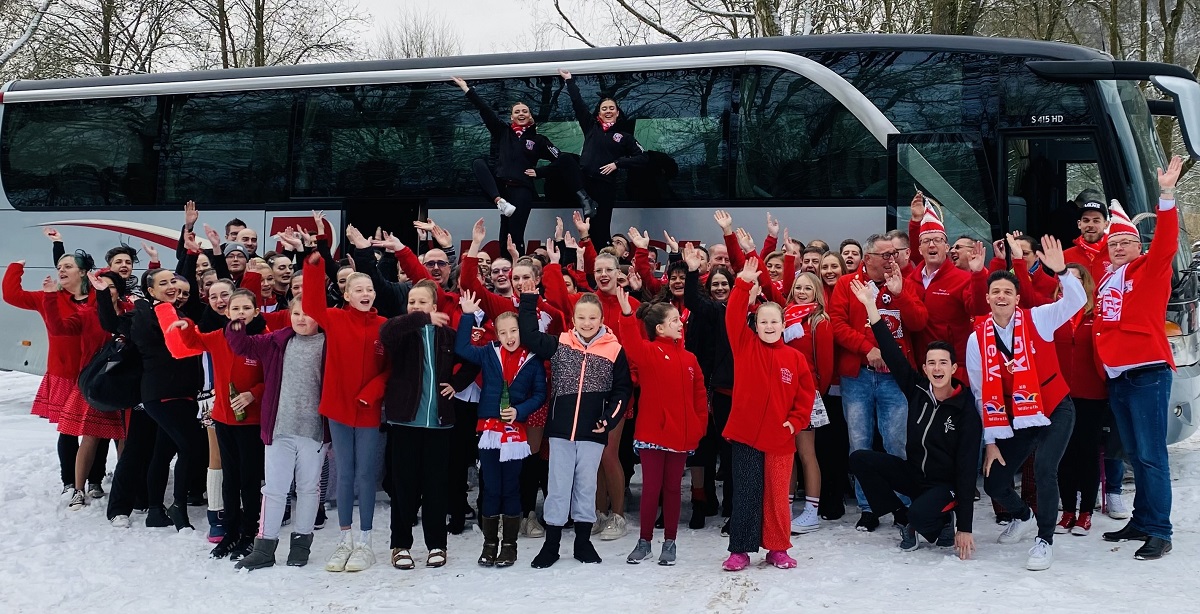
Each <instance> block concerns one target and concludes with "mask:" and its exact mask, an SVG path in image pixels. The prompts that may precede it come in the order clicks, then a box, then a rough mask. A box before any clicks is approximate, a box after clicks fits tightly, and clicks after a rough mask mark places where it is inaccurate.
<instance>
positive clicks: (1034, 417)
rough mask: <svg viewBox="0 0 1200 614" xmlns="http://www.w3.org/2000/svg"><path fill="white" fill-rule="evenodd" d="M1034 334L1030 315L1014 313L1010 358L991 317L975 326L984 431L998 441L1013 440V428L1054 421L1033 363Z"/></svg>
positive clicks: (1040, 424) (1023, 312)
mask: <svg viewBox="0 0 1200 614" xmlns="http://www.w3.org/2000/svg"><path fill="white" fill-rule="evenodd" d="M1027 324H1028V327H1027V326H1026V325H1027ZM1031 333H1033V334H1036V331H1034V330H1033V320H1032V318H1030V317H1029V312H1028V311H1025V310H1024V309H1018V310H1017V311H1016V312H1015V313H1013V343H1012V348H1010V349H1011V350H1012V352H1011V354H1012V358H1009V357H1008V356H1006V355H1005V354H1004V352H1001V351H1000V348H999V347H998V343H1000V339H999V338H998V337H997V336H996V321H995V319H993V318H992V317H991V316H988V317H986V318H984V319H983V322H982V323H980V324H979V325H978V326H976V327H975V336H976V338H977V339H979V355H980V356H981V357H982V358H983V386H982V393H981V395H980V396H981V399H980V400H981V402H982V404H983V430H984V432H986V433H988V434H991V435H993V436H994V437H995V438H996V439H1008V438H1009V437H1012V435H1013V429H1023V428H1027V427H1031V426H1046V425H1048V424H1050V419H1049V418H1047V417H1046V415H1045V414H1044V413H1042V402H1041V399H1040V397H1041V396H1042V388H1041V386H1040V385H1039V384H1038V381H1039V380H1038V373H1037V366H1036V365H1035V364H1034V362H1033V351H1032V350H1033V345H1032V344H1033V338H1032V335H1031ZM1010 415H1011V424H1010V422H1009V421H1010Z"/></svg>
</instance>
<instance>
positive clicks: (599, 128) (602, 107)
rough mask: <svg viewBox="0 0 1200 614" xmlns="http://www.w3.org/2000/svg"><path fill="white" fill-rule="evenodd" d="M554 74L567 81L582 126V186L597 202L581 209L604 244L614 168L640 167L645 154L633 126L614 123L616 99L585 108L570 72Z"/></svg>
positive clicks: (618, 113) (614, 181) (617, 112)
mask: <svg viewBox="0 0 1200 614" xmlns="http://www.w3.org/2000/svg"><path fill="white" fill-rule="evenodd" d="M558 74H559V75H561V76H562V78H563V80H564V81H566V82H567V92H568V93H569V94H570V95H571V105H572V106H573V107H574V108H575V118H576V120H577V121H578V122H579V127H580V128H582V129H583V151H582V152H581V153H580V159H579V166H580V167H582V170H583V187H584V189H585V190H587V193H588V195H590V196H591V197H592V198H593V199H595V201H596V205H597V206H596V208H595V210H594V211H589V210H588V209H587V208H585V209H584V212H583V215H584V217H588V218H591V222H592V226H591V229H592V237H594V240H599V241H604V242H605V244H608V241H609V240H610V239H609V233H608V228H609V226H610V225H611V222H612V212H613V205H614V204H615V203H616V201H617V175H616V173H617V169H631V168H641V167H644V166H646V165H647V164H648V163H649V157H648V156H647V155H646V151H645V150H644V149H642V146H641V145H639V144H638V142H637V139H634V138H633V127H632V126H618V125H617V122H618V121H619V120H620V118H621V107H620V106H619V105H617V101H616V100H613V99H612V98H607V97H606V98H602V99H601V100H600V104H599V105H598V106H597V107H596V109H595V110H594V111H593V110H591V109H588V106H587V105H586V104H585V103H584V102H583V96H581V95H580V94H579V88H578V87H577V86H576V85H575V81H574V80H573V79H572V78H571V73H570V72H568V71H566V70H563V69H559V71H558ZM581 238H582V237H581Z"/></svg>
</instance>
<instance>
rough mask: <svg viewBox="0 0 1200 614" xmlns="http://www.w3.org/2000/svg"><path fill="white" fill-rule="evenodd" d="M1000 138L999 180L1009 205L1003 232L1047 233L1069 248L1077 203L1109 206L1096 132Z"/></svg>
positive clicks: (1075, 227) (1018, 134)
mask: <svg viewBox="0 0 1200 614" xmlns="http://www.w3.org/2000/svg"><path fill="white" fill-rule="evenodd" d="M1001 138H1002V141H1003V152H1004V165H1003V167H1002V168H1003V170H1002V171H1001V172H1000V173H999V176H998V179H997V180H998V182H999V184H1000V193H1001V202H1002V203H1003V204H1004V206H1006V207H1007V214H1006V215H1005V222H1006V223H1005V225H1004V226H1005V230H1006V231H1012V230H1019V231H1021V232H1023V233H1025V234H1028V235H1032V236H1034V237H1041V236H1043V235H1047V234H1049V235H1053V236H1054V237H1056V238H1058V239H1059V240H1060V241H1062V242H1063V244H1064V245H1065V246H1070V244H1071V242H1072V241H1074V240H1075V238H1076V237H1078V236H1079V227H1078V225H1077V222H1078V220H1079V209H1078V206H1077V204H1082V203H1083V202H1085V201H1087V200H1098V201H1100V202H1103V203H1104V204H1106V205H1107V204H1108V199H1107V198H1106V196H1105V194H1107V192H1105V190H1104V178H1103V177H1102V176H1101V173H1100V161H1099V157H1098V155H1097V151H1096V141H1095V135H1094V133H1093V132H1092V131H1090V130H1077V131H1062V132H1060V131H1054V132H1049V133H1048V132H1046V131H1044V130H1009V131H1002V132H1001ZM1077 201H1078V202H1077Z"/></svg>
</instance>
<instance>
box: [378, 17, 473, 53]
mask: <svg viewBox="0 0 1200 614" xmlns="http://www.w3.org/2000/svg"><path fill="white" fill-rule="evenodd" d="M461 53H462V36H461V35H459V33H458V32H457V31H456V30H455V29H454V27H453V26H452V25H451V24H450V22H449V21H447V20H446V18H445V17H444V16H442V15H440V14H438V13H436V12H434V11H432V10H430V9H428V8H427V9H425V10H420V9H417V8H414V7H412V6H411V5H408V6H405V7H404V8H402V9H400V11H399V12H398V13H397V18H396V19H395V20H394V21H390V22H387V23H386V24H385V25H384V26H383V28H382V30H381V31H380V33H379V35H378V36H377V37H376V39H375V41H374V43H372V44H371V45H370V47H369V49H368V51H367V55H368V57H370V58H374V59H380V60H398V59H402V58H436V57H446V56H452V55H459V54H461Z"/></svg>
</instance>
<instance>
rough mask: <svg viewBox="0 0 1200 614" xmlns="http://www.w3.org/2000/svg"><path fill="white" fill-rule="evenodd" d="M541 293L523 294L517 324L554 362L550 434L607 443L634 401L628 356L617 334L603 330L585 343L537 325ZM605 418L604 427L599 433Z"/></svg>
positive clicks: (525, 339)
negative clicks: (600, 425)
mask: <svg viewBox="0 0 1200 614" xmlns="http://www.w3.org/2000/svg"><path fill="white" fill-rule="evenodd" d="M538 299H539V297H538V295H536V294H522V295H521V309H520V311H518V312H517V325H518V326H519V328H520V330H521V345H524V346H525V348H526V349H528V350H529V351H530V352H533V353H534V354H536V355H537V356H538V357H539V358H542V359H545V360H549V361H550V375H551V381H552V382H553V389H554V395H555V396H554V398H553V399H552V400H551V402H550V414H549V415H548V416H547V418H546V436H547V437H557V438H559V439H568V440H571V441H591V442H595V443H599V444H607V443H608V432H609V431H611V430H613V429H615V428H617V425H618V424H620V422H621V418H623V417H624V416H625V410H626V409H627V408H628V405H629V396H630V394H632V392H633V382H632V380H631V379H630V376H629V361H628V360H627V359H626V358H625V350H623V349H621V345H620V343H619V342H618V341H617V336H616V335H614V334H613V333H612V332H611V331H607V330H605V331H603V332H601V333H600V334H599V335H597V336H596V338H594V339H592V341H591V343H589V344H587V345H586V346H585V345H584V344H583V342H582V341H581V340H580V339H579V337H578V335H576V334H575V331H574V330H569V331H567V332H565V333H563V334H562V335H560V336H559V337H558V338H557V339H555V338H554V337H552V336H550V335H547V334H546V333H543V332H541V331H540V330H538V317H537V304H538ZM601 420H605V421H607V426H606V427H605V428H604V429H603V432H600V433H596V432H594V431H595V429H596V428H597V425H598V424H599V423H600V421H601Z"/></svg>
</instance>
